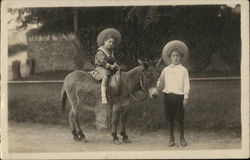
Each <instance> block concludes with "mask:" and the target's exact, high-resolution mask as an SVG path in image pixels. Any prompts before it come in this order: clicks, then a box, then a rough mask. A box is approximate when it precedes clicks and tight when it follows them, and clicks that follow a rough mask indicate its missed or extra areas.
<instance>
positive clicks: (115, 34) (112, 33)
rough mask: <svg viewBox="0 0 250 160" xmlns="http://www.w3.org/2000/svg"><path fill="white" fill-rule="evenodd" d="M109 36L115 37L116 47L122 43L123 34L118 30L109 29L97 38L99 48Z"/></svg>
mask: <svg viewBox="0 0 250 160" xmlns="http://www.w3.org/2000/svg"><path fill="white" fill-rule="evenodd" d="M107 36H113V37H115V39H116V45H118V44H119V43H120V42H121V37H122V36H121V33H120V32H119V31H118V30H117V29H114V28H107V29H105V30H103V31H102V32H101V33H99V35H98V36H97V44H98V46H99V47H100V46H102V45H103V42H104V39H105V38H106V37H107Z"/></svg>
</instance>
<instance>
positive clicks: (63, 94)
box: [61, 86, 67, 113]
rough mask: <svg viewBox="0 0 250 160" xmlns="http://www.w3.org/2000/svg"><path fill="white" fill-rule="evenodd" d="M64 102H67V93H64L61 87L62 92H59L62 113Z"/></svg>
mask: <svg viewBox="0 0 250 160" xmlns="http://www.w3.org/2000/svg"><path fill="white" fill-rule="evenodd" d="M66 100H67V93H66V90H65V88H64V86H63V88H62V91H61V104H62V112H63V113H64V111H65V105H66Z"/></svg>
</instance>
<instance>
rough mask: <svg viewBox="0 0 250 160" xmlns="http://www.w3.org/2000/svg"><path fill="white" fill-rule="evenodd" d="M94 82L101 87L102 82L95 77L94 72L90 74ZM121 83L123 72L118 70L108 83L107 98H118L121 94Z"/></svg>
mask: <svg viewBox="0 0 250 160" xmlns="http://www.w3.org/2000/svg"><path fill="white" fill-rule="evenodd" d="M89 74H90V75H91V77H92V79H93V81H94V82H95V83H97V84H100V85H101V82H102V80H100V79H99V78H98V77H96V76H94V74H93V72H89ZM120 83H121V70H117V72H115V73H114V74H112V75H111V76H110V78H109V81H108V86H107V96H108V97H107V98H108V99H109V100H110V97H111V95H113V96H116V95H119V94H120Z"/></svg>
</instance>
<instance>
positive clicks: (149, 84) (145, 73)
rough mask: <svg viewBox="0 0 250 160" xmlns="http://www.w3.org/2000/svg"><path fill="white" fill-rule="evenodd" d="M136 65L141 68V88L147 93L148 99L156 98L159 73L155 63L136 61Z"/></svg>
mask: <svg viewBox="0 0 250 160" xmlns="http://www.w3.org/2000/svg"><path fill="white" fill-rule="evenodd" d="M138 63H139V64H140V65H141V66H142V77H141V83H140V84H141V87H142V88H145V89H146V90H147V91H148V94H149V96H150V98H152V99H155V98H157V97H158V91H157V89H156V82H157V80H158V78H159V72H158V71H157V68H156V65H155V63H154V62H153V61H150V62H147V61H142V60H138Z"/></svg>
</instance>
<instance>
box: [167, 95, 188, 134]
mask: <svg viewBox="0 0 250 160" xmlns="http://www.w3.org/2000/svg"><path fill="white" fill-rule="evenodd" d="M183 100H184V95H177V94H172V93H170V94H167V93H164V111H165V116H166V119H167V121H168V123H169V129H170V136H173V134H174V121H175V119H176V120H177V122H178V123H179V129H180V136H184V128H183V122H184V108H183Z"/></svg>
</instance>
